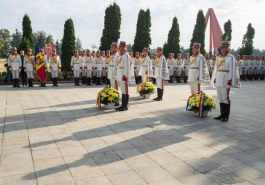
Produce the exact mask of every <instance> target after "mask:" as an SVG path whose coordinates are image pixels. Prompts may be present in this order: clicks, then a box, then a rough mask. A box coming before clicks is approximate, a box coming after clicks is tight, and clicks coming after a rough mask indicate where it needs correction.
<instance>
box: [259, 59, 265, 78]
mask: <svg viewBox="0 0 265 185" xmlns="http://www.w3.org/2000/svg"><path fill="white" fill-rule="evenodd" d="M259 76H260V80H264V77H265V57H261V66H260V75H259Z"/></svg>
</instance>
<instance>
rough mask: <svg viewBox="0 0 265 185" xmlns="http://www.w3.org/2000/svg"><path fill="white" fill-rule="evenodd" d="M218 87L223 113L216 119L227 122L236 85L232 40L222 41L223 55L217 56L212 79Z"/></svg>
mask: <svg viewBox="0 0 265 185" xmlns="http://www.w3.org/2000/svg"><path fill="white" fill-rule="evenodd" d="M211 83H212V84H214V86H215V87H216V90H217V96H218V100H219V103H220V111H221V114H220V116H218V117H215V118H214V119H216V120H221V121H222V122H227V121H228V120H229V115H230V105H231V101H230V88H231V87H235V85H236V65H235V58H234V56H233V55H232V54H230V42H229V41H222V45H221V55H220V56H219V57H217V60H216V65H215V67H214V72H213V78H212V81H211Z"/></svg>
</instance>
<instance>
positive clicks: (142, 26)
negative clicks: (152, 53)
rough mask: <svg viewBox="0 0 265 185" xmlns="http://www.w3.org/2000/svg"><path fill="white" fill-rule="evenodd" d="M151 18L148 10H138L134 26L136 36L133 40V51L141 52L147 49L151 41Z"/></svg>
mask: <svg viewBox="0 0 265 185" xmlns="http://www.w3.org/2000/svg"><path fill="white" fill-rule="evenodd" d="M150 31H151V16H150V10H149V9H147V10H146V11H144V10H140V11H139V13H138V20H137V25H136V34H135V38H134V45H133V50H134V51H138V52H141V51H142V50H143V49H144V48H145V47H147V48H149V46H150V44H151V43H152V40H151V35H150Z"/></svg>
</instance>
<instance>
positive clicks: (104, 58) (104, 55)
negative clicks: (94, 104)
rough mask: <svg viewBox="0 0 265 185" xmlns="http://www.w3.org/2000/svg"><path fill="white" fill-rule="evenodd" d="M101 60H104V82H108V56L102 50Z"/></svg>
mask: <svg viewBox="0 0 265 185" xmlns="http://www.w3.org/2000/svg"><path fill="white" fill-rule="evenodd" d="M101 61H102V83H103V84H106V80H107V71H108V67H107V64H106V62H107V57H106V53H105V51H101Z"/></svg>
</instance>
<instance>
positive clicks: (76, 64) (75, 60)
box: [71, 50, 85, 86]
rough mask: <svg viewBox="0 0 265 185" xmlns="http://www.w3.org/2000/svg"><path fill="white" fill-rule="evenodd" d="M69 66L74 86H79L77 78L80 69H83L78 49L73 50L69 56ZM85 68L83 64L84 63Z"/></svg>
mask: <svg viewBox="0 0 265 185" xmlns="http://www.w3.org/2000/svg"><path fill="white" fill-rule="evenodd" d="M71 68H72V71H73V72H74V81H75V86H79V78H80V70H82V69H83V67H82V66H81V61H80V57H79V54H78V50H75V52H74V56H72V58H71ZM84 68H85V65H84Z"/></svg>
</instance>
